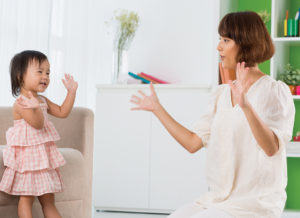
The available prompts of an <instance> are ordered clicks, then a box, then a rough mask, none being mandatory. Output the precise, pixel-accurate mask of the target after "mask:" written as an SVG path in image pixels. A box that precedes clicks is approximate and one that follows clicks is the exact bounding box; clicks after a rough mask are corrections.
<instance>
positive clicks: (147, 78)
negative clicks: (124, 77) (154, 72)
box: [137, 73, 159, 84]
mask: <svg viewBox="0 0 300 218" xmlns="http://www.w3.org/2000/svg"><path fill="white" fill-rule="evenodd" d="M137 75H138V76H140V77H142V78H144V79H146V80H149V81H150V82H152V83H153V84H159V82H157V81H155V80H153V79H150V78H149V77H147V76H143V75H142V74H141V73H138V74H137Z"/></svg>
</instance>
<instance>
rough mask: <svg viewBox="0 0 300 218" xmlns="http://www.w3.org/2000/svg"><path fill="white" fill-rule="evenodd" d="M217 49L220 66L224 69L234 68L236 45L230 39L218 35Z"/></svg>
mask: <svg viewBox="0 0 300 218" xmlns="http://www.w3.org/2000/svg"><path fill="white" fill-rule="evenodd" d="M217 50H218V51H219V54H220V57H221V61H222V66H223V67H224V68H226V69H235V68H236V64H237V62H236V57H237V53H238V50H239V48H238V45H237V44H235V42H234V41H233V40H232V39H230V38H227V37H222V36H220V42H219V44H218V47H217Z"/></svg>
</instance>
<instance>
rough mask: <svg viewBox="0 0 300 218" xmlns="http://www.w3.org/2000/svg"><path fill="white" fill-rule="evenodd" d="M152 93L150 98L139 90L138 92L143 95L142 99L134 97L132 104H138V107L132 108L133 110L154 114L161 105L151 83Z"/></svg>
mask: <svg viewBox="0 0 300 218" xmlns="http://www.w3.org/2000/svg"><path fill="white" fill-rule="evenodd" d="M150 91H151V94H150V95H149V96H147V95H146V94H145V93H144V92H142V91H141V90H139V91H138V92H139V93H140V94H141V95H142V97H138V96H136V95H132V96H131V100H130V102H132V103H134V104H136V105H137V107H133V108H131V110H146V111H151V112H154V110H156V109H157V108H158V107H159V106H160V103H159V100H158V98H157V95H156V93H155V90H154V87H153V85H152V83H150Z"/></svg>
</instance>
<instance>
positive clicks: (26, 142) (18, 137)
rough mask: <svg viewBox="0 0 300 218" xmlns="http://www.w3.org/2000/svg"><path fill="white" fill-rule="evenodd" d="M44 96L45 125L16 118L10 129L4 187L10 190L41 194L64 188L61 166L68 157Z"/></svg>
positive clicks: (0, 185) (5, 159) (2, 184)
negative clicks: (62, 151)
mask: <svg viewBox="0 0 300 218" xmlns="http://www.w3.org/2000/svg"><path fill="white" fill-rule="evenodd" d="M42 99H43V101H44V103H41V104H40V106H41V108H42V111H43V115H44V127H43V128H42V129H35V128H33V127H32V126H30V125H29V124H28V123H27V122H26V121H25V120H24V119H20V120H14V126H13V127H11V128H9V129H8V130H7V132H6V140H7V146H6V147H5V149H4V151H3V160H4V165H5V166H6V169H5V171H4V174H3V177H2V180H1V182H0V190H1V191H3V192H6V193H8V194H11V195H33V196H41V195H43V194H46V193H55V192H61V191H62V190H63V183H62V179H61V176H60V173H59V169H58V167H60V166H62V165H64V164H65V160H64V158H63V156H62V155H61V154H60V152H59V151H58V149H57V147H56V145H55V143H54V141H57V140H59V139H60V137H59V135H58V133H57V131H56V129H55V127H54V125H53V123H52V122H51V121H49V120H48V118H47V108H48V105H47V103H46V100H45V99H44V98H42Z"/></svg>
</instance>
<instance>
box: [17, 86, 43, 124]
mask: <svg viewBox="0 0 300 218" xmlns="http://www.w3.org/2000/svg"><path fill="white" fill-rule="evenodd" d="M28 96H29V98H24V97H23V96H21V97H20V98H18V99H17V100H16V103H15V104H14V112H15V114H16V116H15V117H14V118H15V119H24V120H25V121H26V122H27V123H28V124H29V125H30V126H32V127H33V128H36V129H42V128H43V127H44V116H43V111H42V109H41V108H40V102H39V100H38V99H36V98H35V97H34V96H33V95H32V93H31V92H28Z"/></svg>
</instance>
